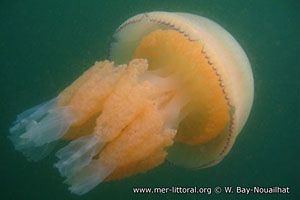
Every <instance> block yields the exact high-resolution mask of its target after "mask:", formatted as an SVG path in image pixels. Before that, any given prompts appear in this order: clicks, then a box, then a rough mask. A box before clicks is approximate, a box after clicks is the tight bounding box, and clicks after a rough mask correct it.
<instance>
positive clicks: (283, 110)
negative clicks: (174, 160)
mask: <svg viewBox="0 0 300 200" xmlns="http://www.w3.org/2000/svg"><path fill="white" fill-rule="evenodd" d="M153 10H164V11H180V12H189V13H194V14H198V15H202V16H205V17H207V18H210V19H212V20H214V21H216V22H217V23H219V24H220V25H222V26H223V27H224V28H225V29H227V30H228V31H229V32H230V33H231V34H232V35H233V36H234V37H235V38H236V39H237V40H238V41H239V43H240V44H241V46H242V47H243V48H244V50H245V51H246V53H247V55H248V57H249V60H250V62H251V65H252V69H253V73H254V79H255V99H254V105H253V109H252V111H251V115H250V117H249V120H248V122H247V124H246V126H245V127H244V129H243V131H242V132H241V134H240V136H239V137H238V138H237V140H236V143H235V145H234V147H233V149H232V150H231V152H230V154H229V155H228V156H227V157H226V158H225V159H224V161H223V162H221V163H220V164H219V165H217V166H215V167H212V168H208V169H204V170H199V171H192V170H186V169H182V168H179V167H176V166H173V165H170V164H168V163H164V164H163V165H161V166H160V167H157V168H155V169H154V170H151V171H149V172H148V173H146V174H141V175H137V176H133V177H130V178H127V179H123V180H120V181H112V182H108V183H104V184H101V185H100V186H98V187H97V188H96V189H94V190H92V191H91V192H89V193H88V194H86V195H84V196H80V197H78V196H75V195H72V194H70V193H69V192H68V190H67V185H65V184H63V183H62V181H63V179H62V178H61V177H60V176H59V174H58V172H57V170H56V169H54V168H53V167H52V165H53V163H54V161H55V158H54V156H53V155H52V156H51V157H49V158H47V159H45V160H43V161H41V162H38V163H30V162H27V161H26V159H25V158H24V157H23V156H22V155H21V154H20V153H19V152H16V151H15V150H14V148H13V146H12V144H11V143H10V141H9V140H8V139H7V135H8V128H9V127H10V126H11V123H12V122H13V121H14V120H15V116H16V114H18V113H20V112H22V111H23V110H25V109H28V108H30V107H32V106H34V105H36V104H39V103H41V102H43V101H46V100H48V99H50V98H52V97H54V96H56V95H57V94H58V93H59V92H60V91H61V90H62V89H63V88H65V87H66V86H68V85H69V84H70V83H71V82H72V81H73V80H74V79H76V78H77V77H78V76H79V75H80V74H81V73H82V72H84V71H85V70H86V69H88V67H90V66H91V65H93V63H94V62H95V61H98V60H103V59H106V58H108V56H107V55H108V49H109V44H110V42H111V35H112V33H113V31H114V30H115V29H116V28H117V27H118V26H119V25H120V24H121V23H122V22H123V21H125V20H126V19H127V18H128V17H131V16H133V15H135V14H137V13H141V12H145V11H153ZM299 10H300V3H299V1H296V0H295V1H292V0H285V1H284V0H282V1H279V0H278V1H275V0H255V1H242V0H241V1H233V0H232V1H221V0H219V1H218V0H212V1H209V0H207V1H204V0H194V1H191V0H181V1H179V0H169V1H163V0H153V1H139V0H136V1H106V0H105V1H96V0H95V1H75V0H73V1H59V0H56V1H27V2H26V3H25V1H10V0H6V1H4V0H1V2H0V61H1V64H0V70H1V74H0V77H1V78H0V92H1V98H0V109H1V110H0V113H1V120H0V130H1V137H0V147H1V151H0V152H1V153H0V155H1V164H0V181H1V182H0V184H1V185H0V186H1V187H0V191H1V193H0V195H1V196H0V198H1V199H3V200H9V199H13V200H14V199H16V200H23V199H29V200H40V199H43V200H48V199H49V200H50V199H51V200H53V199H87V200H92V199H105V200H106V199H125V200H127V199H128V200H132V199H142V200H153V199H164V200H165V199H170V200H173V199H174V200H175V199H193V200H200V199H208V200H212V199H220V200H223V199H251V200H262V199H275V200H296V199H299V198H300V192H299V190H300V183H299V180H300V179H299V168H300V164H299V162H300V161H299V155H298V153H299V133H300V130H299V124H300V117H299V114H300V108H299V100H300V84H299V72H300V69H299V67H300V62H299V60H300V56H299V55H300V29H299V25H300V23H299V22H300V14H299ZM172 186H181V187H194V186H197V187H216V186H221V187H224V186H232V187H236V186H242V187H252V186H261V187H273V186H280V187H290V188H291V189H290V192H291V193H290V194H266V195H261V194H260V195H259V194H250V195H245V194H244V195H243V194H236V193H235V194H224V193H222V194H218V195H217V194H214V192H213V194H211V195H207V194H133V191H132V188H133V187H172Z"/></svg>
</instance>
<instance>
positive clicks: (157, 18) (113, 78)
mask: <svg viewBox="0 0 300 200" xmlns="http://www.w3.org/2000/svg"><path fill="white" fill-rule="evenodd" d="M114 37H115V42H114V43H113V44H112V48H111V59H112V60H113V61H115V62H116V63H117V64H121V65H119V66H116V65H115V64H114V63H113V62H109V61H103V62H96V63H95V65H94V66H92V67H91V68H90V69H88V70H87V71H86V72H85V73H84V74H83V75H82V76H80V77H79V78H78V79H77V80H76V81H74V82H73V83H72V84H71V85H70V86H69V87H67V88H66V89H65V90H64V91H62V92H61V93H60V94H59V95H58V96H57V97H56V98H54V99H52V100H50V101H48V102H46V103H43V104H41V105H38V106H36V107H34V108H32V109H29V110H27V111H25V112H24V113H21V114H20V115H18V117H17V120H16V122H15V123H14V126H13V127H12V128H11V129H10V132H11V134H10V138H11V140H12V141H13V143H14V145H15V148H16V149H17V150H19V151H21V152H23V153H24V154H25V155H26V156H27V157H28V158H29V159H31V160H34V161H37V160H40V159H41V158H43V157H45V156H47V155H48V154H49V152H50V151H51V150H53V148H54V146H55V144H56V143H57V142H59V141H61V140H66V141H70V142H69V144H68V145H67V146H65V147H64V148H62V149H60V150H58V151H57V152H56V156H57V157H58V158H59V160H58V162H57V163H56V164H55V166H56V167H57V168H58V170H59V172H60V174H61V175H62V176H64V177H66V183H68V184H69V185H70V188H69V189H70V190H71V192H73V193H75V194H79V195H80V194H84V193H86V192H88V191H90V190H91V189H93V188H94V187H95V186H96V185H98V184H99V183H100V182H102V181H109V180H113V179H120V178H124V177H128V176H131V175H134V174H137V173H141V172H146V171H148V170H149V169H152V168H154V167H156V166H158V165H160V164H161V163H163V162H164V161H165V159H168V160H169V161H170V162H172V163H175V164H177V165H180V166H184V167H187V168H202V167H208V166H212V165H214V164H216V163H218V162H220V161H221V160H222V159H223V157H224V156H225V155H226V154H227V153H228V152H229V150H230V148H231V146H232V145H233V142H234V140H235V137H236V136H237V135H238V133H239V132H240V130H241V128H242V127H243V125H244V123H245V121H246V119H247V117H248V115H249V112H250V108H251V105H252V99H253V78H252V72H251V68H250V64H249V62H248V60H247V57H246V55H245V53H244V52H243V50H242V49H241V48H240V46H239V45H238V43H237V42H236V41H235V40H234V39H233V38H232V36H231V35H230V34H229V33H228V32H226V31H225V30H224V29H222V28H221V27H220V26H218V25H217V24H215V23H214V22H211V21H210V20H208V19H206V18H202V17H199V16H195V15H190V14H186V13H166V12H152V13H147V14H140V15H137V16H135V17H133V18H130V19H129V20H127V21H126V22H125V23H124V24H122V25H121V26H120V27H119V28H118V29H117V31H116V33H115V34H114ZM166 147H168V148H166Z"/></svg>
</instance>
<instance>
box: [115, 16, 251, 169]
mask: <svg viewBox="0 0 300 200" xmlns="http://www.w3.org/2000/svg"><path fill="white" fill-rule="evenodd" d="M132 30H134V31H132ZM157 30H162V31H165V32H167V31H170V30H173V31H175V32H176V35H177V36H176V39H174V40H172V37H171V36H170V37H169V36H167V34H165V38H166V40H165V41H163V39H162V38H160V39H157V41H156V44H153V43H154V39H153V40H152V41H148V42H149V43H151V44H148V46H147V47H145V48H144V52H141V48H142V47H140V46H141V44H140V43H141V41H143V40H145V36H147V35H149V33H150V34H151V33H153V32H155V31H157ZM174 35H175V34H174ZM161 37H162V36H161ZM114 38H115V42H114V43H112V45H111V54H110V55H111V59H112V60H114V61H115V62H116V63H126V62H128V60H130V59H132V58H133V57H144V58H147V59H148V61H149V68H150V69H151V68H156V69H157V68H164V67H167V66H168V65H171V66H170V67H173V66H176V65H178V63H180V56H181V55H183V56H181V57H185V58H186V59H187V60H188V59H190V60H192V59H193V60H194V63H193V61H191V62H189V65H188V64H187V63H188V62H185V61H183V60H182V59H181V61H182V62H181V64H182V65H181V66H179V68H182V71H184V70H185V71H187V70H189V69H191V68H192V67H193V66H194V65H197V64H196V63H197V62H198V65H197V67H198V68H208V70H210V72H207V73H206V72H205V73H202V74H201V73H199V74H198V77H197V78H198V79H203V76H206V77H207V81H209V82H215V84H217V85H218V86H219V88H216V90H214V91H213V90H211V91H200V90H198V92H197V91H196V93H198V95H204V94H203V92H207V94H212V96H213V95H214V94H216V95H215V96H214V97H210V98H223V100H225V101H226V105H224V102H223V104H222V101H221V100H220V101H219V102H218V103H217V101H215V102H213V101H210V102H206V103H203V98H202V99H201V97H199V99H198V103H199V107H198V108H196V106H195V105H194V107H193V108H192V109H193V110H192V112H190V113H189V115H188V116H187V117H186V119H185V120H183V121H182V123H181V124H180V126H179V128H178V133H177V136H176V137H175V143H174V145H172V147H170V148H168V156H167V159H168V160H169V161H171V162H172V163H175V164H177V165H180V166H184V167H187V168H203V167H209V166H212V165H215V164H217V163H218V162H220V161H221V160H222V159H223V158H224V156H225V155H226V154H227V153H228V152H229V151H230V149H231V147H232V145H233V144H234V141H235V139H236V137H237V135H238V134H239V133H240V131H241V129H242V128H243V126H244V124H245V122H246V120H247V118H248V116H249V113H250V109H251V107H252V103H253V95H254V82H253V76H252V70H251V66H250V63H249V61H248V58H247V56H246V54H245V52H244V50H243V49H242V48H241V46H240V45H239V44H238V42H237V41H236V40H235V39H234V38H233V36H232V35H231V34H230V33H228V32H227V31H226V30H225V29H224V28H222V27H221V26H220V25H218V24H216V23H215V22H213V21H211V20H209V19H207V18H205V17H201V16H198V15H193V14H189V13H169V12H150V13H143V14H139V15H136V16H134V17H132V18H130V19H128V20H127V21H125V22H124V23H123V24H122V25H121V26H120V27H119V28H118V29H117V30H116V33H115V34H114ZM173 38H175V37H173ZM149 40H151V39H149ZM159 40H160V41H159ZM183 40H185V45H183V44H182V43H183ZM157 43H159V44H157ZM170 43H171V44H173V46H172V45H169V44H170ZM186 44H187V45H186ZM176 45H177V46H176ZM188 45H190V48H189V49H188V48H185V47H187V46H188ZM150 48H152V49H153V51H152V52H150V50H149V49H150ZM125 49H126V51H125ZM174 49H176V50H174ZM147 51H148V52H147ZM176 51H177V52H176ZM124 52H125V53H124ZM155 53H156V54H155ZM166 55H168V56H166ZM196 59H199V60H201V59H202V61H201V62H204V63H201V62H200V61H195V60H196ZM174 63H176V64H174ZM199 84H202V85H201V86H202V87H206V86H207V82H205V81H203V82H202V83H201V81H200V80H199ZM218 86H217V87H218ZM218 89H219V91H221V92H222V94H221V95H219V97H217V96H218V93H217V92H218V91H217V90H218ZM195 95H197V94H195ZM202 97H203V96H202ZM194 100H195V101H197V100H196V98H194ZM207 100H210V99H209V98H208V99H207ZM201 103H202V104H201ZM201 105H202V108H201ZM218 106H221V107H218ZM224 106H226V107H227V110H226V113H223V114H221V113H220V112H219V116H218V115H217V112H215V111H216V110H217V111H221V110H222V109H223V110H224ZM204 107H214V108H215V111H212V110H211V112H214V113H215V115H210V114H209V113H206V114H205V108H204ZM222 107H223V108H222ZM224 111H225V110H224ZM207 112H209V109H207ZM209 117H213V118H214V119H215V120H213V119H210V120H212V121H211V122H212V123H213V124H214V125H215V126H213V125H212V127H213V128H212V127H210V125H209V123H207V122H209V121H210V120H209V119H208V118H209ZM218 117H219V118H218ZM204 118H206V120H205V119H204ZM225 118H227V119H228V118H229V120H228V121H226V123H223V124H222V123H218V121H222V120H220V119H225ZM217 124H218V125H217ZM224 125H225V126H224ZM217 126H219V127H217ZM210 128H212V129H214V130H215V132H214V131H211V132H210V136H211V137H210V136H209V134H205V132H207V133H208V132H209V131H206V130H208V129H210ZM220 128H221V129H220ZM205 129H206V130H205ZM195 135H196V137H197V135H198V138H201V137H202V138H203V141H202V142H201V141H198V142H197V141H196V140H195V139H196V137H195ZM205 137H206V138H207V139H205ZM184 138H185V139H184Z"/></svg>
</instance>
